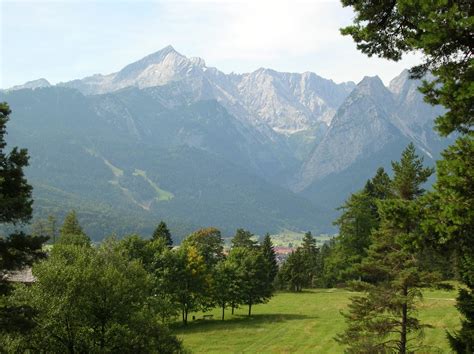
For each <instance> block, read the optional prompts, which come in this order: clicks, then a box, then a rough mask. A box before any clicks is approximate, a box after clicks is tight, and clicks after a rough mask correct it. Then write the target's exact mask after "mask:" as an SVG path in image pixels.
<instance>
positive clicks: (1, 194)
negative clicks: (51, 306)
mask: <svg viewBox="0 0 474 354" xmlns="http://www.w3.org/2000/svg"><path fill="white" fill-rule="evenodd" d="M10 113H11V111H10V108H9V106H8V105H7V104H6V103H0V226H1V225H2V224H3V225H7V224H10V225H13V227H14V226H16V225H17V224H21V223H25V222H28V221H29V220H30V219H31V213H32V204H33V200H32V199H31V192H32V188H31V186H30V185H29V184H28V182H27V180H26V178H25V176H24V173H23V168H25V167H26V166H28V159H29V157H28V152H27V150H26V149H18V148H17V147H14V148H13V149H12V150H11V151H10V152H9V153H8V152H7V151H6V146H7V143H6V140H5V135H6V133H7V131H6V124H7V122H8V120H9V115H10ZM47 239H48V238H47V237H45V236H44V235H41V236H29V235H26V234H25V233H23V232H19V231H14V232H13V233H11V234H10V235H8V236H4V235H1V234H0V319H1V320H0V336H1V335H2V334H3V332H4V331H6V332H12V331H13V332H16V331H20V332H24V331H26V330H28V329H30V328H31V327H32V325H33V323H32V321H31V315H32V314H33V312H34V311H32V309H31V308H29V307H28V306H23V305H15V304H11V303H10V301H9V299H8V295H9V293H10V291H11V290H12V288H11V284H9V283H8V282H7V281H6V279H7V274H8V273H9V272H10V271H15V270H19V269H23V268H24V267H26V266H31V265H32V264H33V263H34V262H35V261H36V260H38V259H40V258H43V257H44V253H43V252H42V250H41V248H42V245H43V243H44V242H45V241H46V240H47Z"/></svg>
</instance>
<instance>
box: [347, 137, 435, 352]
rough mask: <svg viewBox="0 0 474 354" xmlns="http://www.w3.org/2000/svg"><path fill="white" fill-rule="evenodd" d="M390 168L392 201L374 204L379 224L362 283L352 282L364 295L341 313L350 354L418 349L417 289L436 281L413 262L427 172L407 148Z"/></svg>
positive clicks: (366, 262) (366, 259)
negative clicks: (392, 176)
mask: <svg viewBox="0 0 474 354" xmlns="http://www.w3.org/2000/svg"><path fill="white" fill-rule="evenodd" d="M393 166H394V179H393V181H394V182H393V192H394V194H395V195H396V196H397V198H393V199H387V200H384V201H380V202H379V214H380V220H381V225H380V228H379V229H378V230H376V231H375V232H374V233H373V234H372V244H371V246H370V248H369V250H368V255H367V257H366V258H365V259H364V260H363V261H362V263H361V265H360V266H359V267H358V270H359V272H361V273H362V274H363V275H364V276H365V280H366V281H358V282H354V283H353V286H354V288H355V289H356V290H359V291H363V292H365V295H363V296H356V297H354V298H352V302H351V304H350V305H349V312H348V313H346V314H345V317H346V320H347V322H348V328H347V330H346V331H345V332H344V333H343V334H342V335H340V336H339V337H338V341H340V342H341V343H343V344H346V345H348V346H349V351H350V352H361V351H362V352H390V351H397V352H399V353H407V352H409V351H410V350H413V349H415V348H417V346H418V345H419V343H417V342H416V340H415V339H416V337H413V336H410V335H414V334H416V333H417V332H419V331H421V330H422V329H423V327H424V326H423V325H422V324H421V323H420V322H419V320H418V319H417V318H416V317H415V315H416V304H417V302H418V301H419V300H420V299H421V296H422V293H421V290H420V288H421V287H424V286H428V285H430V284H431V283H432V282H433V281H434V280H435V279H436V274H432V273H429V272H425V271H423V270H421V267H420V264H419V260H418V259H417V257H416V247H417V240H418V239H419V236H420V234H421V226H420V221H421V218H422V212H421V209H422V208H421V205H420V203H419V201H418V197H419V196H420V195H421V192H420V191H421V184H422V183H424V182H426V180H427V179H428V177H429V176H430V174H431V173H432V169H430V168H424V167H423V159H421V158H418V156H417V155H416V154H415V153H414V152H413V147H412V146H408V147H407V149H406V150H405V151H404V152H403V154H402V160H401V161H400V163H397V162H396V163H393ZM393 333H397V335H398V336H393ZM412 342H414V343H415V344H412Z"/></svg>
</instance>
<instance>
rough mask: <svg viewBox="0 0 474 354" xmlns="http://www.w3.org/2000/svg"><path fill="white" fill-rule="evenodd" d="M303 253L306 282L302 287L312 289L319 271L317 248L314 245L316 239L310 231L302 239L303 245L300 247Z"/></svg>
mask: <svg viewBox="0 0 474 354" xmlns="http://www.w3.org/2000/svg"><path fill="white" fill-rule="evenodd" d="M301 250H302V253H303V255H302V256H303V258H304V264H305V274H306V280H305V282H304V286H307V287H313V286H314V284H315V281H316V277H317V276H318V275H320V271H321V269H319V267H318V266H319V248H318V246H317V245H316V239H315V238H314V236H313V235H312V234H311V232H310V231H308V232H306V233H305V235H304V237H303V244H302V245H301Z"/></svg>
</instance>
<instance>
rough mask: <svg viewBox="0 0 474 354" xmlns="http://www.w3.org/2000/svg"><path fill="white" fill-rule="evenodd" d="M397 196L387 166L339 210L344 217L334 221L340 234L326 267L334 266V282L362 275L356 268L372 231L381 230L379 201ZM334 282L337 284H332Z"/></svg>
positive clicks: (363, 254) (332, 277)
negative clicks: (379, 228) (386, 169)
mask: <svg viewBox="0 0 474 354" xmlns="http://www.w3.org/2000/svg"><path fill="white" fill-rule="evenodd" d="M391 197H393V192H392V183H391V180H390V177H389V176H388V175H387V173H386V172H385V170H384V169H383V168H379V169H378V170H377V173H376V174H375V176H374V177H373V178H372V179H370V180H368V181H367V182H366V184H365V186H364V188H363V189H362V190H360V191H358V192H356V193H354V194H352V195H351V196H350V197H349V198H348V199H347V201H346V202H345V203H344V205H342V206H341V207H340V208H339V210H341V211H342V214H341V216H340V217H339V218H338V219H337V220H336V221H335V222H334V224H335V225H337V226H339V236H338V237H337V238H336V239H335V241H334V242H335V244H334V246H333V247H332V249H331V251H332V256H331V259H329V260H328V263H327V267H326V270H325V273H326V275H325V276H326V277H327V276H328V275H330V274H329V273H328V270H329V269H330V268H331V269H332V271H333V272H334V274H331V275H330V278H331V279H332V280H331V282H334V281H335V282H336V283H344V282H346V281H348V280H352V279H356V278H359V277H360V274H358V272H357V271H356V269H355V267H356V266H357V265H358V264H360V262H361V261H362V259H363V258H364V257H366V256H367V250H368V248H369V246H370V244H371V242H372V241H371V237H370V235H371V232H372V231H373V230H376V229H378V227H379V224H380V218H379V213H378V201H379V200H385V199H389V198H391ZM332 285H334V283H333V284H332Z"/></svg>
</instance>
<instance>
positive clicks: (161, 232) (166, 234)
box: [152, 221, 173, 247]
mask: <svg viewBox="0 0 474 354" xmlns="http://www.w3.org/2000/svg"><path fill="white" fill-rule="evenodd" d="M159 238H162V239H163V240H165V242H166V244H167V245H168V247H172V246H173V238H172V237H171V233H170V230H168V226H167V225H166V223H165V222H164V221H161V222H160V223H159V224H158V226H157V227H156V229H155V231H153V235H152V239H153V240H157V239H159Z"/></svg>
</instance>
